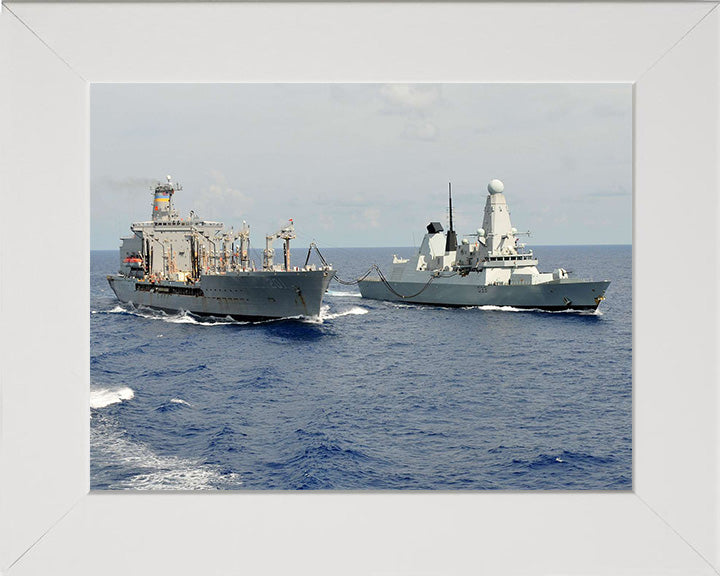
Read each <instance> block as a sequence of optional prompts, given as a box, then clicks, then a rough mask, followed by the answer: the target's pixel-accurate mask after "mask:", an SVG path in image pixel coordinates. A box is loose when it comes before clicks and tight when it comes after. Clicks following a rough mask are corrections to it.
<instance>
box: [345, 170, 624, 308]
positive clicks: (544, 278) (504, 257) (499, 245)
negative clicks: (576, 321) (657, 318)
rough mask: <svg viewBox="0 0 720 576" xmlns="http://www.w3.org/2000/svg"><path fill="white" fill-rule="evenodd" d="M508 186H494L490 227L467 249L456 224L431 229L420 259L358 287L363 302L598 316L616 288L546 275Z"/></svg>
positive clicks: (563, 273)
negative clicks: (524, 235)
mask: <svg viewBox="0 0 720 576" xmlns="http://www.w3.org/2000/svg"><path fill="white" fill-rule="evenodd" d="M504 188H505V187H504V185H503V183H502V182H501V181H500V180H492V181H491V182H490V184H489V185H488V196H487V199H486V202H485V215H484V218H483V223H482V228H479V229H478V230H477V232H476V233H474V234H471V235H469V236H468V237H467V238H464V239H463V240H462V241H461V242H460V244H458V242H457V234H456V233H455V230H454V228H453V223H452V195H451V193H450V191H448V197H449V202H450V226H449V230H448V231H447V232H446V233H445V232H444V231H443V227H442V225H441V224H440V222H431V223H430V224H429V225H428V226H427V234H425V236H424V237H423V241H422V244H421V245H420V249H419V250H418V253H417V255H416V256H414V257H413V258H409V259H404V258H398V257H397V256H394V257H393V263H392V268H391V270H390V273H389V274H388V275H387V276H386V275H385V274H383V272H382V271H381V270H380V269H379V268H377V267H376V270H377V272H378V275H379V278H368V277H367V276H368V275H369V274H368V275H366V277H364V278H363V279H361V280H359V281H358V287H359V289H360V293H361V295H362V296H363V298H371V299H375V300H391V301H401V302H413V303H417V304H434V305H441V306H510V307H513V308H531V309H541V310H595V309H596V308H597V307H598V305H599V304H600V302H601V301H602V300H604V299H605V291H606V290H607V287H608V286H609V285H610V282H609V281H598V282H593V281H591V280H582V279H578V278H574V277H570V275H569V274H568V272H567V270H565V269H563V268H557V269H556V270H554V271H553V272H548V273H541V272H539V271H538V268H537V265H538V261H537V259H536V258H535V256H533V253H532V251H531V250H527V249H526V246H525V244H522V243H520V242H519V238H518V236H519V234H518V231H517V230H516V229H515V228H513V226H512V224H511V222H510V211H509V210H508V204H507V200H506V199H505V195H504V193H503V191H504Z"/></svg>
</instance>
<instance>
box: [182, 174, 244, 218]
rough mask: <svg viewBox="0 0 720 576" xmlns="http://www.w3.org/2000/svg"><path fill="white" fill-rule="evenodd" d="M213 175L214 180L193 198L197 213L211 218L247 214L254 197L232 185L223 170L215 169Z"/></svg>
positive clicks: (234, 216)
mask: <svg viewBox="0 0 720 576" xmlns="http://www.w3.org/2000/svg"><path fill="white" fill-rule="evenodd" d="M211 176H212V178H213V180H214V182H213V183H212V184H210V185H209V186H208V187H206V188H203V189H201V191H200V193H199V194H197V195H196V196H195V197H194V198H193V205H194V210H195V213H196V214H197V215H198V216H200V217H201V218H207V219H209V220H221V219H223V218H225V219H228V220H231V219H239V218H240V217H242V216H243V215H245V214H247V212H248V210H249V209H250V207H251V206H252V205H253V198H252V197H251V196H250V195H249V194H246V193H245V192H243V191H242V190H238V189H237V188H233V187H232V186H230V185H229V184H228V182H227V178H226V177H225V175H224V174H222V173H221V172H219V171H217V170H213V171H211Z"/></svg>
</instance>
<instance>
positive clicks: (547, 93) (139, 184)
mask: <svg viewBox="0 0 720 576" xmlns="http://www.w3.org/2000/svg"><path fill="white" fill-rule="evenodd" d="M90 103H91V136H90V150H91V156H90V161H91V239H90V247H91V249H94V250H104V249H115V248H117V247H118V246H119V243H120V242H119V238H120V237H121V236H127V235H128V234H129V231H130V228H129V227H130V224H131V223H132V222H138V221H145V220H149V219H150V218H151V207H152V194H151V187H152V186H153V185H154V183H156V182H158V181H164V180H165V176H166V175H171V176H172V178H173V180H174V181H177V182H179V183H180V184H182V186H183V190H181V191H179V192H177V193H176V194H175V196H174V201H175V207H176V209H177V210H178V211H179V212H180V214H181V216H187V215H188V213H189V212H190V210H194V211H195V213H196V214H198V215H199V216H200V217H202V218H204V219H207V220H216V221H221V222H224V223H225V224H226V226H228V227H230V226H235V228H236V229H237V228H238V227H239V226H240V225H241V224H242V222H243V220H245V221H247V223H248V224H249V225H250V230H251V242H252V245H253V246H255V247H260V246H262V245H264V237H265V235H266V234H267V233H271V232H275V231H276V230H278V229H279V228H280V227H282V226H283V225H284V224H285V223H286V222H287V220H288V219H289V218H292V219H293V220H294V222H295V228H296V231H297V236H298V240H296V241H295V243H294V245H295V246H296V247H299V246H303V245H305V246H306V245H308V244H309V242H310V241H313V240H314V241H316V242H317V243H318V245H319V246H320V247H321V248H322V247H353V246H357V247H370V246H393V247H395V246H412V245H417V244H418V243H419V242H420V240H421V239H422V236H423V234H424V233H425V226H426V225H427V224H428V222H430V221H440V222H442V223H443V225H445V224H446V223H447V190H448V182H451V183H452V190H453V215H454V218H453V219H454V222H455V228H456V230H457V231H458V234H459V235H462V234H469V233H471V232H473V231H475V230H476V229H477V228H478V227H480V226H481V224H482V216H483V209H484V205H485V198H486V197H487V184H488V182H490V180H492V179H494V178H498V179H500V180H502V181H503V182H504V184H505V196H506V198H507V201H508V205H509V207H510V214H511V219H512V223H513V226H515V227H516V228H517V229H518V230H521V231H526V230H529V231H530V232H531V236H530V237H529V238H528V239H527V240H526V243H527V244H528V246H530V247H531V246H532V245H567V244H630V243H631V240H632V87H631V85H630V84H93V85H92V86H91V92H90ZM298 243H299V244H298Z"/></svg>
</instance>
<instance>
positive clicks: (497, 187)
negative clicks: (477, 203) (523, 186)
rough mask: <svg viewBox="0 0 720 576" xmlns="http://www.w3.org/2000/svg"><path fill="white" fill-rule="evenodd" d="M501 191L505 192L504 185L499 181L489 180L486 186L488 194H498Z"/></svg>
mask: <svg viewBox="0 0 720 576" xmlns="http://www.w3.org/2000/svg"><path fill="white" fill-rule="evenodd" d="M503 190H505V184H503V183H502V182H501V181H500V180H497V179H495V180H490V184H488V192H490V194H500V192H502V191H503Z"/></svg>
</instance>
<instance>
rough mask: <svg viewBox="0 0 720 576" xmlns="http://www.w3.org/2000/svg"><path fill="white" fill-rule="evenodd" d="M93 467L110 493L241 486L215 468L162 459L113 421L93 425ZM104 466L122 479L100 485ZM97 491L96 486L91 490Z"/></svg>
mask: <svg viewBox="0 0 720 576" xmlns="http://www.w3.org/2000/svg"><path fill="white" fill-rule="evenodd" d="M90 443H91V446H92V451H93V464H94V465H95V466H98V467H99V469H98V473H97V474H96V476H95V478H96V481H99V482H98V483H99V484H100V486H98V487H101V488H103V489H109V490H218V489H225V490H232V489H235V488H238V487H240V485H241V484H242V481H241V478H240V475H239V474H237V473H235V472H227V471H224V470H223V469H221V468H220V467H218V466H214V465H208V464H202V463H200V462H197V461H195V460H192V459H189V458H180V457H177V456H161V455H159V454H156V453H155V452H154V451H153V450H152V449H151V448H150V447H149V446H147V445H145V444H143V443H141V442H137V441H134V440H131V439H130V438H129V437H128V435H127V433H125V432H124V431H123V430H120V429H118V428H117V424H116V423H115V422H113V421H109V420H105V421H102V422H99V421H96V423H95V424H94V425H93V426H92V427H91V430H90ZM103 465H107V466H109V467H118V466H119V467H120V468H121V469H122V470H123V471H124V474H123V475H118V474H117V472H115V473H114V478H115V480H114V481H112V482H109V483H107V484H104V483H103V482H102V479H101V478H102V468H103ZM93 488H96V486H93Z"/></svg>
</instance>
